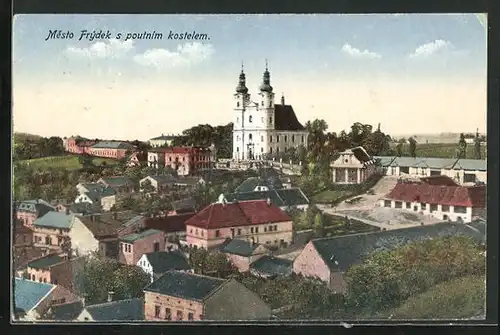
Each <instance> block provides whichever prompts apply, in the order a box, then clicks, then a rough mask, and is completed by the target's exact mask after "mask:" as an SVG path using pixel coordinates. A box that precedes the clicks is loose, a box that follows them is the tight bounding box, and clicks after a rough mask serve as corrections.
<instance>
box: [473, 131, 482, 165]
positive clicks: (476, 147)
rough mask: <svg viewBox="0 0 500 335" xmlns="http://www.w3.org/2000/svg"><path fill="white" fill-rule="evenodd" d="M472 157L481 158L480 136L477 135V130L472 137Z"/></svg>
mask: <svg viewBox="0 0 500 335" xmlns="http://www.w3.org/2000/svg"><path fill="white" fill-rule="evenodd" d="M474 159H481V138H480V137H479V130H478V131H477V132H476V137H475V138H474Z"/></svg>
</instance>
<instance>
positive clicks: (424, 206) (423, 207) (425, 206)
mask: <svg viewBox="0 0 500 335" xmlns="http://www.w3.org/2000/svg"><path fill="white" fill-rule="evenodd" d="M420 208H422V210H425V209H426V208H427V205H426V204H425V203H423V202H421V203H420Z"/></svg>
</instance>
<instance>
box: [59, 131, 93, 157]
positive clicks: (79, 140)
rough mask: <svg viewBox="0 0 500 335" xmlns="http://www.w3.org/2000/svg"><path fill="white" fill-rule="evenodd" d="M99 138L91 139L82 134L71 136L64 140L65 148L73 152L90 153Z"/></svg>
mask: <svg viewBox="0 0 500 335" xmlns="http://www.w3.org/2000/svg"><path fill="white" fill-rule="evenodd" d="M97 142H99V141H97V140H89V139H86V138H83V137H81V136H71V137H68V138H66V139H64V141H63V145H64V150H65V151H67V152H70V153H73V154H80V155H81V154H88V153H89V152H90V148H91V147H92V146H93V145H94V144H96V143H97Z"/></svg>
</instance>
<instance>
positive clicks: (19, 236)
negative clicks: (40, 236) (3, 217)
mask: <svg viewBox="0 0 500 335" xmlns="http://www.w3.org/2000/svg"><path fill="white" fill-rule="evenodd" d="M13 232H14V241H13V245H14V246H15V247H21V246H29V245H32V244H33V230H32V229H31V228H29V227H27V226H25V225H24V222H23V221H22V220H19V219H16V220H15V222H14V226H13Z"/></svg>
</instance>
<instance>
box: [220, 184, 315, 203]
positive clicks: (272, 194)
mask: <svg viewBox="0 0 500 335" xmlns="http://www.w3.org/2000/svg"><path fill="white" fill-rule="evenodd" d="M224 197H225V198H226V200H227V201H228V202H234V201H250V200H267V199H268V198H269V199H270V200H271V203H273V204H275V205H276V206H278V207H287V206H290V207H293V206H300V205H308V204H309V199H307V197H306V196H305V194H304V193H303V192H302V190H301V189H300V188H296V187H293V188H282V189H278V190H268V191H252V192H241V193H229V194H224Z"/></svg>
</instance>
